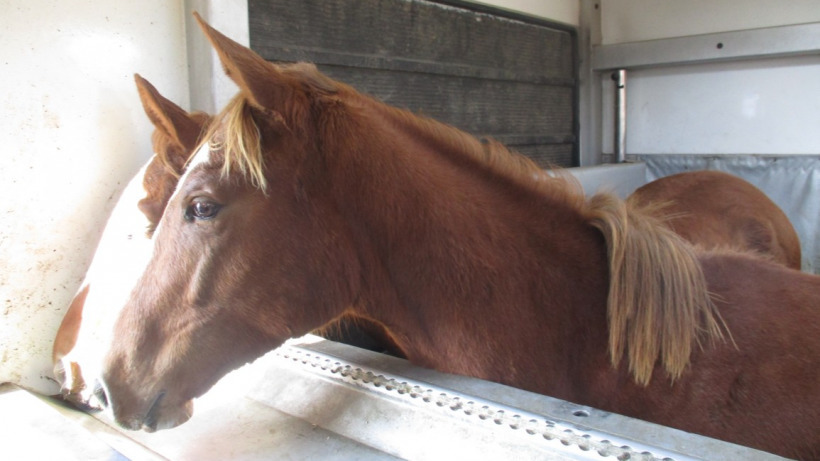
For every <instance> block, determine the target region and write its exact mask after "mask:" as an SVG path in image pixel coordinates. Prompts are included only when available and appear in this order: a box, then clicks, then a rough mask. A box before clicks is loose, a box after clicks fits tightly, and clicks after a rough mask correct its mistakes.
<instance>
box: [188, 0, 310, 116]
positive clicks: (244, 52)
mask: <svg viewBox="0 0 820 461" xmlns="http://www.w3.org/2000/svg"><path fill="white" fill-rule="evenodd" d="M194 17H196V20H197V22H198V23H199V26H200V27H201V28H202V31H203V32H204V33H205V36H206V37H208V41H210V42H211V45H212V46H213V47H214V49H215V50H216V52H217V54H218V55H219V60H220V61H221V62H222V67H223V69H224V70H225V73H226V74H227V75H228V77H230V78H231V80H233V81H234V82H235V83H236V84H237V85H238V86H239V88H240V90H241V91H242V92H243V93H244V94H245V96H246V97H247V98H248V100H249V101H250V102H251V103H252V104H254V105H256V106H257V107H261V108H265V109H269V110H273V111H277V112H283V109H284V108H285V107H287V106H288V104H287V103H288V101H290V100H291V98H292V96H293V94H294V89H295V88H297V86H298V82H296V81H294V79H293V77H289V76H287V75H285V74H283V73H282V72H280V71H279V69H278V68H277V67H276V65H275V64H272V63H270V62H268V61H266V60H265V58H263V57H261V56H259V55H258V54H256V53H254V52H253V51H251V50H250V49H248V48H246V47H244V46H242V45H240V44H239V43H236V42H235V41H233V40H231V39H230V38H228V37H226V36H225V35H223V34H222V33H221V32H219V31H218V30H216V29H214V28H213V27H211V26H210V25H208V24H207V23H206V22H205V21H204V20H203V19H202V18H201V17H200V16H199V14H197V13H196V12H194Z"/></svg>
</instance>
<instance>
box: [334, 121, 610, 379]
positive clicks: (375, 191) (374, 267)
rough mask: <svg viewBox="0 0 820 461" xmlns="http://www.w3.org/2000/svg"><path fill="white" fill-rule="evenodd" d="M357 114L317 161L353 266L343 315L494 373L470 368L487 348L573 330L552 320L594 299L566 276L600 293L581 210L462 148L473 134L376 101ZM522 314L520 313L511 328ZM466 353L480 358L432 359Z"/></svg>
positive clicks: (597, 244) (601, 262)
mask: <svg viewBox="0 0 820 461" xmlns="http://www.w3.org/2000/svg"><path fill="white" fill-rule="evenodd" d="M368 115H369V116H362V117H360V118H358V119H355V118H352V122H351V123H352V124H353V128H357V125H358V124H360V125H359V126H358V128H361V129H362V130H364V128H365V127H366V128H367V130H366V131H361V132H360V134H356V133H349V134H348V135H347V136H344V139H345V145H344V146H337V148H336V149H333V152H332V158H334V159H335V160H338V162H337V163H335V164H332V165H330V164H329V167H328V168H329V169H331V170H335V175H334V176H333V179H332V180H331V183H332V187H331V190H332V191H333V192H332V194H333V196H334V197H337V198H340V200H338V203H337V207H338V208H339V209H340V210H343V211H342V214H343V215H345V217H346V219H347V221H348V224H349V226H350V228H351V229H352V233H353V235H354V241H355V242H356V245H357V248H358V252H359V257H360V259H361V261H360V262H361V265H362V268H363V274H364V275H363V278H364V280H363V281H362V287H363V291H362V294H361V296H360V302H359V303H358V305H357V306H356V307H355V308H354V310H355V312H354V314H355V315H361V316H364V317H369V318H371V319H375V320H377V321H379V322H381V323H382V324H384V325H385V326H386V328H387V329H388V331H389V332H390V333H391V334H392V335H393V337H394V339H395V340H396V342H397V343H398V345H399V346H400V347H401V348H402V349H403V351H404V352H405V353H406V354H407V356H408V358H410V359H411V360H414V361H415V362H417V363H421V364H426V365H429V366H433V367H435V368H439V369H445V370H446V371H454V372H463V373H469V374H472V375H474V376H484V377H487V378H490V379H495V380H500V381H503V379H499V378H498V377H496V376H487V373H485V372H484V371H482V370H477V369H475V368H471V367H475V366H477V365H476V364H477V363H479V362H481V363H486V362H491V361H492V360H493V359H488V358H486V354H489V353H493V354H497V355H500V356H503V353H504V351H505V350H506V349H505V347H503V346H501V347H495V346H491V345H495V344H496V343H504V342H509V343H511V344H512V343H519V344H520V343H521V342H524V343H530V345H531V346H532V347H533V348H538V347H540V348H541V350H542V351H546V350H547V349H549V348H548V347H544V346H546V345H548V344H549V343H550V340H551V339H552V340H553V342H555V343H556V347H557V344H558V343H560V341H559V340H558V339H557V336H558V334H559V332H562V331H563V333H567V334H572V333H571V332H572V331H574V328H575V327H568V328H564V329H563V330H562V327H563V326H566V325H563V326H562V323H566V322H569V321H570V320H568V319H570V318H577V317H578V316H577V315H573V316H569V315H561V311H562V310H566V311H569V310H571V309H573V307H574V306H577V305H579V304H583V303H586V304H595V303H597V302H598V301H600V300H594V299H591V298H590V297H589V296H586V294H588V292H585V291H584V290H572V289H570V286H571V285H570V283H569V282H571V281H573V279H576V278H577V279H578V280H584V279H586V280H594V281H595V283H600V284H601V286H602V290H600V291H601V293H605V291H606V288H605V286H606V285H605V284H606V281H605V280H606V269H605V268H606V255H605V250H604V249H603V242H602V240H601V238H600V234H599V233H596V232H595V231H594V230H593V229H592V228H591V227H590V226H589V225H587V224H586V222H585V220H584V219H583V217H582V216H581V213H580V212H579V211H578V210H577V209H574V207H573V206H572V205H571V204H569V203H566V201H562V200H559V199H558V197H563V194H555V197H552V198H551V197H550V194H548V193H544V192H543V191H539V188H538V187H532V186H533V184H531V183H528V181H529V182H532V181H535V180H536V179H535V178H533V177H532V176H531V175H532V173H527V174H528V175H529V176H526V177H523V176H522V177H513V176H512V175H505V174H499V173H498V172H497V171H496V169H494V168H493V167H491V166H490V165H488V164H487V162H486V161H482V159H481V158H479V157H478V156H476V155H474V154H473V153H468V152H463V151H461V150H464V149H469V148H474V147H475V145H478V146H479V147H480V144H477V143H478V141H476V140H474V139H471V138H465V137H463V136H462V135H461V134H459V135H458V136H455V137H453V136H450V135H452V134H453V133H448V130H452V128H448V127H444V126H440V125H436V124H435V123H433V122H416V121H414V120H412V119H410V118H409V116H408V115H406V114H402V113H400V112H396V111H393V110H391V109H387V108H380V107H376V108H374V109H373V110H372V111H371V112H370V113H369V114H368ZM430 129H432V130H433V132H432V133H431V132H430V131H429V130H430ZM436 130H440V132H438V133H436V132H435V131H436ZM448 136H449V137H448ZM351 142H353V143H356V145H351V144H350V143H351ZM471 143H474V144H473V145H471ZM541 180H547V179H546V178H542V179H541ZM599 305H600V304H599ZM579 309H580V307H579ZM603 312H604V310H603V309H600V313H601V315H604V314H603ZM547 318H549V320H548V321H547V320H546V319H547ZM478 319H480V320H478ZM522 319H527V320H524V322H531V323H529V325H524V326H523V327H522V326H521V325H520V324H521V322H522ZM547 323H549V324H550V325H552V326H553V327H554V329H555V330H554V332H555V333H554V336H556V337H555V338H548V337H547V336H549V335H550V332H549V331H545V330H544V329H543V326H544V324H547ZM530 327H532V328H530ZM536 327H538V328H536ZM511 335H514V337H512V336H511ZM507 336H510V337H507ZM476 340H480V341H481V342H484V344H477V343H476V342H475V341H476ZM487 347H491V349H493V351H487V350H485V349H487ZM448 351H450V352H452V353H448ZM465 351H467V352H465ZM469 354H476V355H481V354H484V355H485V358H484V359H482V360H474V361H473V362H474V363H468V362H470V360H469V358H467V359H465V362H464V363H462V364H452V363H451V364H447V365H445V366H442V364H441V363H439V360H446V359H447V356H448V355H449V356H453V355H456V356H460V357H464V356H465V355H467V356H468V355H469ZM544 355H545V356H542V357H538V358H537V359H535V358H534V359H535V360H538V366H540V367H548V366H549V362H548V360H550V359H549V358H548V357H546V356H549V355H550V354H544ZM555 355H559V354H555ZM442 356H443V357H442ZM439 357H441V358H439ZM507 359H509V357H506V358H504V357H499V358H498V360H507Z"/></svg>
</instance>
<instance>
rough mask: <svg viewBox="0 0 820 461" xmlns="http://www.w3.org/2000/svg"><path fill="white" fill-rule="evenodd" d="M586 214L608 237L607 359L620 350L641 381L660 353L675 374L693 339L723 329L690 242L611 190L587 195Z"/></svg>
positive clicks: (716, 336) (715, 336)
mask: <svg viewBox="0 0 820 461" xmlns="http://www.w3.org/2000/svg"><path fill="white" fill-rule="evenodd" d="M587 214H588V217H589V220H590V223H591V224H592V225H593V226H595V227H596V228H598V229H600V231H601V233H603V235H604V238H605V239H606V244H607V251H608V257H609V270H610V280H609V295H608V299H607V318H608V320H609V354H610V359H611V361H612V364H613V366H617V365H618V364H619V363H620V361H621V359H622V357H623V356H624V354H626V356H627V361H628V365H629V371H630V372H631V373H632V375H633V377H634V378H635V381H637V382H638V383H639V384H641V385H647V384H649V381H650V379H651V377H652V371H653V370H654V368H655V363H656V362H657V361H658V359H660V361H661V364H662V365H663V367H664V369H666V371H667V372H668V373H669V375H670V377H671V378H672V380H675V379H677V378H679V377H680V376H681V374H682V373H683V371H684V370H685V369H686V367H687V365H688V364H689V358H690V355H691V353H692V346H693V344H695V343H697V344H698V345H701V344H702V339H704V338H706V339H708V340H710V341H716V340H722V339H723V338H724V330H726V326H725V324H724V323H723V320H722V319H721V317H720V314H719V312H718V311H717V308H716V307H715V305H714V303H713V302H712V299H711V297H710V296H709V292H708V289H707V286H706V279H705V277H704V275H703V271H702V270H701V266H700V262H699V261H698V258H697V254H696V252H695V248H694V247H692V246H691V245H689V244H688V243H687V242H686V241H684V240H683V239H682V238H681V237H679V236H678V235H677V234H675V233H674V232H673V231H672V230H671V229H669V228H668V227H666V226H664V225H663V224H662V223H661V222H660V221H659V220H658V219H656V218H654V217H653V216H651V215H649V214H646V213H644V212H643V211H642V210H640V209H637V208H635V207H633V206H631V205H630V204H628V203H626V202H624V201H623V200H620V199H618V198H616V197H613V196H611V195H606V194H598V195H595V196H593V197H592V198H591V199H590V200H589V202H588V210H587ZM726 331H727V333H728V330H726Z"/></svg>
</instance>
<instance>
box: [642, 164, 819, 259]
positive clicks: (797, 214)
mask: <svg viewBox="0 0 820 461" xmlns="http://www.w3.org/2000/svg"><path fill="white" fill-rule="evenodd" d="M637 157H638V158H639V159H640V160H641V161H643V162H645V163H646V180H647V182H648V181H653V180H655V179H658V178H661V177H663V176H668V175H671V174H675V173H680V172H683V171H693V170H720V171H724V172H727V173H730V174H734V175H736V176H740V177H742V178H744V179H746V180H747V181H749V182H750V183H752V184H754V185H755V186H757V187H758V188H759V189H760V190H762V191H763V192H765V193H766V195H768V196H769V198H771V199H772V200H773V201H774V202H775V203H776V204H777V205H778V206H780V208H781V209H783V211H784V212H785V213H786V215H787V216H788V217H789V219H790V220H791V222H792V225H794V228H795V229H796V230H797V234H798V235H799V236H800V243H801V245H802V250H803V270H804V271H806V272H813V273H820V254H819V253H820V157H818V156H814V155H795V156H765V155H731V156H708V155H644V156H637ZM715 200H720V197H715Z"/></svg>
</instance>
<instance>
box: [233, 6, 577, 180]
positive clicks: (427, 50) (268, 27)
mask: <svg viewBox="0 0 820 461" xmlns="http://www.w3.org/2000/svg"><path fill="white" fill-rule="evenodd" d="M248 8H249V22H250V44H251V48H252V49H253V50H254V51H256V52H257V53H260V54H261V55H262V56H264V57H265V58H266V59H268V60H271V61H309V62H313V63H315V64H317V65H318V66H319V68H320V69H321V70H322V71H323V72H325V73H327V74H328V75H330V76H331V77H333V78H335V79H338V80H341V81H343V82H345V83H348V84H350V85H353V86H354V87H356V88H357V89H358V90H359V91H362V92H365V93H368V94H371V95H373V96H376V97H377V98H379V99H381V100H383V101H385V102H387V103H388V104H391V105H394V106H397V107H403V108H407V109H410V110H412V111H415V112H417V113H421V114H424V115H427V116H430V117H433V118H436V119H438V120H441V121H444V122H447V123H450V124H452V125H455V126H457V127H458V128H461V129H463V130H465V131H468V132H470V133H472V134H475V135H477V136H490V137H493V138H496V139H498V140H499V141H501V142H502V143H504V144H506V145H508V146H510V147H511V148H513V149H516V150H518V151H519V152H521V153H523V154H525V155H528V156H530V157H531V158H533V159H535V160H536V161H537V162H539V163H540V164H542V165H544V166H546V165H548V164H553V165H560V166H572V165H574V164H576V163H577V161H576V158H577V143H576V138H577V123H576V102H575V101H576V82H577V79H576V71H575V34H574V32H573V31H572V30H569V29H567V28H560V27H558V26H555V25H551V24H548V23H546V22H544V21H538V20H535V19H532V18H526V17H523V16H515V15H510V14H506V13H503V12H501V11H496V10H492V9H489V8H485V7H482V8H481V9H480V10H476V9H470V8H468V7H467V6H466V4H462V3H460V2H447V4H444V3H434V2H429V1H421V0H250V1H249V2H248Z"/></svg>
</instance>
